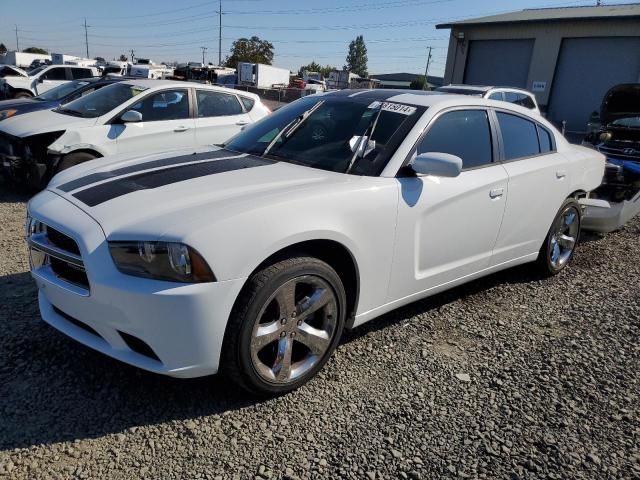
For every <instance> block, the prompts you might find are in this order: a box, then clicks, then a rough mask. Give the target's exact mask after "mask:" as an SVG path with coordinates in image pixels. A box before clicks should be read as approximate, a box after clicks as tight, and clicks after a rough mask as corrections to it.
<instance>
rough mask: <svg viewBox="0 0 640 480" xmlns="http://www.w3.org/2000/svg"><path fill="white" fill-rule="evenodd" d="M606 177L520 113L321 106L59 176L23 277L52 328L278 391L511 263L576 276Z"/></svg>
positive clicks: (38, 217)
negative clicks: (353, 342) (594, 197)
mask: <svg viewBox="0 0 640 480" xmlns="http://www.w3.org/2000/svg"><path fill="white" fill-rule="evenodd" d="M120 85H122V84H120ZM108 88H111V87H108ZM328 119H330V121H327V120H328ZM323 124H324V126H325V131H324V134H323V135H317V126H318V125H323ZM498 127H499V128H498ZM461 138H462V139H464V141H460V139H461ZM603 171H604V157H603V156H602V155H601V154H600V153H598V152H596V151H595V150H593V149H588V148H585V147H582V146H575V145H570V144H569V143H568V142H567V141H566V140H565V139H564V138H563V137H562V135H561V134H560V133H559V132H558V131H557V130H555V128H554V127H553V126H552V125H551V124H550V123H549V122H547V121H546V120H545V119H544V118H542V117H541V116H539V115H537V114H535V113H533V112H531V111H529V110H527V109H525V108H521V107H519V106H517V105H510V104H507V103H500V104H498V103H497V102H491V101H487V100H484V99H481V98H465V99H462V97H460V96H459V95H436V94H430V95H425V94H418V93H404V92H397V91H394V90H370V91H356V92H354V91H349V90H347V91H340V92H332V93H328V94H324V93H321V94H317V95H310V96H307V97H304V98H302V99H300V100H297V101H296V102H293V103H291V104H289V105H287V106H285V107H283V108H281V109H279V110H278V111H276V112H274V113H273V114H272V115H269V116H268V117H266V118H264V119H262V120H261V121H260V122H258V123H256V124H254V125H252V126H251V127H249V128H247V129H245V130H244V131H242V132H241V133H239V134H238V135H237V136H235V137H234V138H233V139H231V140H230V141H229V142H227V143H226V144H225V145H224V146H223V148H215V147H212V148H209V149H200V150H198V151H197V153H193V151H192V150H186V151H183V152H174V153H163V154H158V155H145V156H124V157H123V156H119V157H118V158H111V159H104V160H102V161H97V160H96V161H93V162H88V163H85V164H83V165H79V166H77V167H75V168H72V169H69V170H66V171H64V172H62V173H60V174H59V175H57V176H56V177H55V178H54V179H53V180H52V181H51V183H50V184H49V186H48V188H47V190H46V191H44V192H42V193H40V194H38V195H37V196H36V197H34V198H33V199H32V200H31V201H30V202H29V205H28V243H29V247H30V252H31V253H30V255H31V267H32V275H33V277H34V278H35V281H36V283H37V284H38V286H39V289H38V291H39V304H40V312H41V314H42V317H43V319H44V320H45V321H46V322H48V323H49V324H51V325H53V326H54V327H55V328H57V329H59V330H61V331H62V332H64V333H65V334H67V335H69V336H70V337H72V338H74V339H76V340H77V341H79V342H81V343H83V344H85V345H88V346H90V347H92V348H94V349H96V350H99V351H101V352H103V353H105V354H107V355H110V356H112V357H114V358H117V359H119V360H122V361H124V362H127V363H130V364H132V365H136V366H138V367H140V368H143V369H146V370H150V371H153V372H157V373H162V374H166V375H172V376H175V377H197V376H202V375H207V374H213V373H215V372H217V371H222V372H225V373H226V374H227V375H229V377H230V378H231V379H232V380H233V381H235V382H237V383H238V384H240V385H241V386H243V387H244V388H247V389H248V390H249V391H251V392H255V393H257V394H277V393H283V392H287V391H289V390H292V389H294V388H297V387H299V386H301V385H302V384H304V383H305V382H306V381H307V380H309V379H310V378H312V377H313V376H314V375H315V374H316V373H317V372H318V371H319V370H320V369H321V368H322V366H323V365H324V364H325V362H326V361H327V360H328V358H329V356H330V355H331V352H332V351H333V350H334V349H335V347H336V345H337V344H338V342H339V340H340V336H341V334H342V331H343V328H345V327H347V328H351V327H355V326H357V325H361V324H363V323H364V322H366V321H368V320H371V319H372V318H375V317H377V316H379V315H381V314H383V313H385V312H388V311H390V310H393V309H395V308H397V307H400V306H402V305H405V304H408V303H410V302H413V301H415V300H418V299H420V298H423V297H426V296H429V295H432V294H434V293H437V292H440V291H442V290H445V289H448V288H451V287H454V286H456V285H459V284H461V283H464V282H468V281H470V280H472V279H475V278H478V277H481V276H484V275H488V274H490V273H492V272H495V271H498V270H502V269H505V268H508V267H511V266H514V265H518V264H524V263H527V262H536V264H537V267H538V268H539V270H540V271H541V272H543V273H544V274H546V275H554V274H556V273H558V272H560V271H561V270H563V269H564V268H566V266H567V265H568V263H569V261H570V260H571V258H572V255H573V253H574V250H575V247H576V242H577V239H578V236H579V234H580V226H581V208H580V205H579V204H578V202H577V198H579V197H580V196H582V195H584V194H585V193H586V192H588V191H590V190H592V189H593V188H596V187H597V186H598V185H599V184H600V180H601V178H602V174H603ZM569 275H570V274H569Z"/></svg>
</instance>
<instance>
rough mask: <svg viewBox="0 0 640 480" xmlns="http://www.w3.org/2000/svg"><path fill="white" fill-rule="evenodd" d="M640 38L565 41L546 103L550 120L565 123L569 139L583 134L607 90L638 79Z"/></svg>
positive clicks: (570, 39)
mask: <svg viewBox="0 0 640 480" xmlns="http://www.w3.org/2000/svg"><path fill="white" fill-rule="evenodd" d="M639 77H640V37H626V38H624V37H618V38H612V37H605V38H565V39H564V40H563V41H562V48H561V50H560V56H559V57H558V65H557V67H556V73H555V77H554V80H553V85H552V89H551V98H550V100H549V108H548V112H549V118H550V119H551V120H552V121H553V122H554V123H557V124H558V125H560V124H561V123H562V121H563V120H566V122H567V131H568V135H567V136H568V137H569V138H570V139H571V140H573V139H575V138H576V137H580V136H582V135H583V134H584V132H585V131H586V127H587V122H588V121H589V117H590V116H591V113H592V112H594V111H599V110H600V103H601V102H602V97H604V95H605V93H607V90H609V89H610V88H611V87H613V86H614V85H617V84H619V83H629V82H630V83H636V82H638V81H639V80H640V78H639Z"/></svg>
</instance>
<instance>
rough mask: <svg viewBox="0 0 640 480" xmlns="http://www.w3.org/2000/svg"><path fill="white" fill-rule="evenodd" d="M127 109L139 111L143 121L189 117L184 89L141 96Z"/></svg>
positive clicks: (187, 101)
mask: <svg viewBox="0 0 640 480" xmlns="http://www.w3.org/2000/svg"><path fill="white" fill-rule="evenodd" d="M87 98H91V97H87ZM127 110H136V111H138V112H140V113H141V114H142V121H143V122H158V121H164V120H180V119H183V118H189V95H188V93H187V91H186V90H165V91H163V92H159V93H155V94H152V95H149V96H147V97H145V98H143V99H142V101H140V102H139V103H136V104H135V105H133V106H132V107H130V108H128V109H127Z"/></svg>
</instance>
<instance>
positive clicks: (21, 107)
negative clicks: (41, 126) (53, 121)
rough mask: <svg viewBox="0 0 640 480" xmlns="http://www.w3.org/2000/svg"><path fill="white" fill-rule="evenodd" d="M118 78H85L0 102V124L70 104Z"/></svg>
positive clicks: (118, 80)
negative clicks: (23, 115) (22, 115)
mask: <svg viewBox="0 0 640 480" xmlns="http://www.w3.org/2000/svg"><path fill="white" fill-rule="evenodd" d="M122 80H123V78H122V77H119V78H99V77H93V78H87V79H84V80H73V81H71V82H66V83H63V84H62V85H58V86H57V87H55V88H52V89H51V90H47V91H46V92H45V93H43V94H42V95H38V96H37V97H33V98H19V99H15V100H3V101H0V122H1V121H2V120H6V119H7V118H11V117H15V116H16V115H21V114H23V113H29V112H36V111H39V110H51V109H52V108H56V107H59V106H60V105H64V104H65V103H69V102H72V101H73V100H76V99H78V98H80V97H84V96H86V95H89V94H90V93H92V92H95V91H96V90H99V89H100V88H102V87H106V86H107V85H111V84H113V83H115V82H121V81H122Z"/></svg>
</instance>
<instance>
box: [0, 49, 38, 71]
mask: <svg viewBox="0 0 640 480" xmlns="http://www.w3.org/2000/svg"><path fill="white" fill-rule="evenodd" d="M0 59H2V63H4V64H5V65H14V66H16V67H20V68H29V66H30V65H31V63H32V62H33V61H34V60H49V61H50V60H51V55H43V54H40V53H24V52H16V51H13V52H7V54H6V55H4V56H2V57H0Z"/></svg>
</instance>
